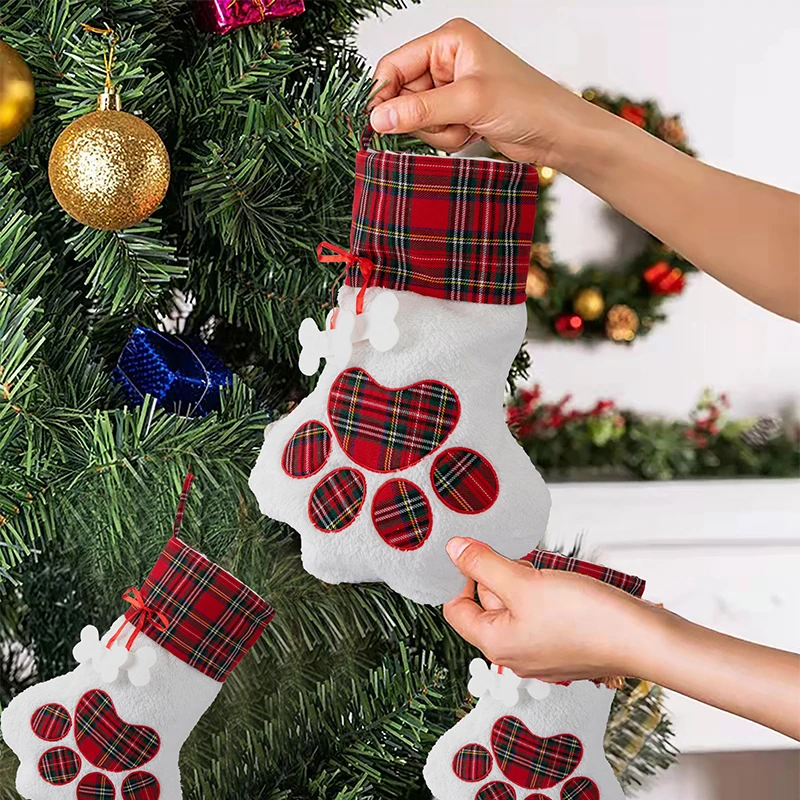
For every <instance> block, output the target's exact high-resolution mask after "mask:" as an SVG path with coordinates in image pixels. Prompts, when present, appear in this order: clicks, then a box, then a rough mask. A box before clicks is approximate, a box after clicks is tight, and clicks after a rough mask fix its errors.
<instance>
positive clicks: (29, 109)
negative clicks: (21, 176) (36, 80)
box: [0, 42, 36, 145]
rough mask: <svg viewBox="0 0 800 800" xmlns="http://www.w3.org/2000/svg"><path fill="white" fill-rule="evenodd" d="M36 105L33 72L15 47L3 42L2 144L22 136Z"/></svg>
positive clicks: (0, 48)
mask: <svg viewBox="0 0 800 800" xmlns="http://www.w3.org/2000/svg"><path fill="white" fill-rule="evenodd" d="M35 102H36V91H35V89H34V86H33V76H32V75H31V71H30V70H29V69H28V67H27V65H26V64H25V62H24V61H23V60H22V58H20V55H19V53H18V52H17V51H16V50H15V49H14V48H13V47H9V45H7V44H6V43H5V42H0V145H6V144H8V143H9V142H11V141H13V140H14V139H16V138H17V136H19V134H20V132H21V131H22V129H23V128H24V127H25V126H26V125H27V124H28V120H29V119H30V118H31V114H33V106H34V103H35Z"/></svg>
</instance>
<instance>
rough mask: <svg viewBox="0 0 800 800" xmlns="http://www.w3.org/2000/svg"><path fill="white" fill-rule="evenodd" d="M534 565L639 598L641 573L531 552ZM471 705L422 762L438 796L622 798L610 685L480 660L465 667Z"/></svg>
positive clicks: (443, 799)
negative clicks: (551, 678) (611, 758)
mask: <svg viewBox="0 0 800 800" xmlns="http://www.w3.org/2000/svg"><path fill="white" fill-rule="evenodd" d="M529 559H530V560H531V561H532V562H533V564H534V566H535V567H537V568H539V569H563V570H568V571H572V572H580V573H583V574H586V575H589V576H591V577H594V578H596V579H598V580H602V581H604V582H606V583H610V584H612V585H614V586H617V587H618V588H620V589H623V590H624V591H627V592H629V593H631V594H633V595H635V596H636V597H640V596H641V594H642V592H643V591H644V582H643V581H642V580H640V579H639V578H634V577H633V576H630V575H624V574H622V573H619V572H615V571H614V570H610V569H607V568H605V567H600V566H597V565H595V564H589V563H587V562H584V561H578V560H576V559H573V558H565V557H564V556H560V555H558V554H555V553H548V552H545V551H535V552H534V553H532V554H530V556H529ZM470 673H471V675H472V679H471V680H470V683H469V691H470V693H471V694H473V695H474V696H475V697H479V698H480V699H479V700H478V703H477V704H476V706H475V708H474V709H473V710H472V711H471V712H470V713H469V714H467V716H466V717H464V719H462V720H461V721H460V722H458V723H457V724H456V725H455V727H453V728H452V729H451V730H449V731H448V732H447V733H445V734H444V736H442V738H441V739H439V741H438V742H437V743H436V744H435V745H434V747H433V749H432V750H431V752H430V754H429V756H428V760H427V763H426V764H425V773H424V774H425V781H426V783H427V785H428V788H429V789H430V790H431V792H432V793H433V795H434V797H436V798H438V799H439V800H624V794H623V792H622V789H621V787H620V785H619V783H617V780H616V778H615V777H614V773H613V772H612V770H611V767H610V765H609V763H608V761H607V760H606V757H605V753H604V751H603V736H604V734H605V730H606V725H607V724H608V715H609V712H610V710H611V702H612V700H613V699H614V690H613V689H611V688H608V687H607V686H606V685H605V684H604V683H603V682H600V681H575V682H573V683H570V684H568V685H564V684H549V683H543V682H542V681H538V680H535V679H528V680H523V679H521V678H519V677H518V676H517V675H515V674H514V673H513V672H512V671H511V670H509V669H508V668H503V667H498V666H495V665H492V666H491V667H489V666H488V665H487V664H486V662H484V661H482V660H481V659H475V660H474V661H473V662H472V664H470Z"/></svg>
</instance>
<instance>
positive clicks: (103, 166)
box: [48, 92, 170, 230]
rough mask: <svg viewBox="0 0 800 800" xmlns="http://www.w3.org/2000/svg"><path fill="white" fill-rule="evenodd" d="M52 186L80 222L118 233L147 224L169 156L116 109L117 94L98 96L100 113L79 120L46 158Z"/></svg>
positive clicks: (143, 127)
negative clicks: (139, 223) (48, 158)
mask: <svg viewBox="0 0 800 800" xmlns="http://www.w3.org/2000/svg"><path fill="white" fill-rule="evenodd" d="M48 172H49V175H50V186H51V187H52V189H53V194H54V195H55V196H56V200H58V202H59V204H60V205H61V207H62V208H63V209H64V210H65V211H66V212H67V213H68V214H69V215H70V216H72V217H74V218H75V219H76V220H78V222H82V223H83V224H84V225H89V226H90V227H92V228H100V229H102V230H121V229H122V228H129V227H130V226H131V225H135V224H136V223H138V222H141V221H142V220H144V219H147V218H148V217H149V216H150V215H151V214H152V213H153V212H154V211H155V210H156V208H158V206H159V205H160V203H161V201H162V200H163V199H164V195H165V194H166V193H167V186H168V185H169V175H170V169H169V155H168V154H167V148H166V147H164V143H163V142H162V141H161V139H160V138H159V136H158V134H157V133H156V132H155V131H154V130H153V129H152V128H151V127H150V126H149V125H148V124H147V123H146V122H144V121H142V120H141V119H139V118H138V117H134V116H133V114H127V113H126V112H124V111H121V110H120V101H119V95H117V94H115V93H113V92H106V93H104V94H102V95H101V96H100V101H99V104H98V110H97V111H93V112H92V113H90V114H86V115H85V116H83V117H79V118H78V119H76V120H75V122H73V123H72V124H70V125H69V126H68V127H67V128H66V129H65V130H64V131H62V133H61V135H60V136H59V137H58V139H56V143H55V144H54V145H53V149H52V151H51V153H50V166H49V169H48Z"/></svg>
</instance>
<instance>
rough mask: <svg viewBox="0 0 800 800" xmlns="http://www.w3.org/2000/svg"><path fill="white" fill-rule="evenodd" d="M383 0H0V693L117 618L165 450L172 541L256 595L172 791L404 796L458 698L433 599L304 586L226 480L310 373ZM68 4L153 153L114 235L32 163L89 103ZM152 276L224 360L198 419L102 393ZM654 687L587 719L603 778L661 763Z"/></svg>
mask: <svg viewBox="0 0 800 800" xmlns="http://www.w3.org/2000/svg"><path fill="white" fill-rule="evenodd" d="M401 5H402V3H401V2H400V0H325V1H324V2H315V3H314V4H309V8H308V10H307V11H306V13H304V14H302V15H300V16H298V17H296V18H293V19H290V20H288V21H285V22H269V21H267V22H263V23H258V24H256V25H249V26H246V27H243V28H241V29H238V30H234V31H231V32H230V33H228V34H226V35H224V36H219V35H216V34H212V33H203V32H201V31H198V29H197V26H196V24H195V21H194V18H193V13H192V11H193V9H192V2H190V0H106V2H104V3H102V4H95V3H91V2H87V1H86V0H39V1H38V2H36V3H31V2H29V1H28V0H0V39H2V40H3V41H4V42H7V43H8V44H9V45H10V46H12V47H14V49H15V50H16V51H17V52H18V53H19V54H20V56H21V57H22V58H24V60H25V61H26V63H27V64H28V66H29V67H30V69H31V71H32V73H33V76H34V79H35V81H36V86H37V106H36V111H35V114H34V116H33V118H32V120H31V122H30V124H29V125H28V127H27V128H26V129H25V130H23V131H22V132H21V133H20V135H19V136H18V137H17V138H16V139H15V140H14V141H13V142H12V143H11V144H10V145H8V146H7V147H6V148H4V149H3V150H2V151H0V255H2V258H0V670H3V672H2V674H0V705H7V704H8V703H9V702H10V701H11V699H12V697H15V696H17V695H20V694H21V693H22V691H23V690H24V689H25V688H26V687H27V686H28V685H30V684H31V682H33V681H41V682H44V681H47V680H50V679H52V678H55V677H56V676H60V675H63V674H64V673H66V672H69V671H70V670H72V669H73V667H74V660H73V658H72V649H73V647H74V645H75V644H76V642H78V641H80V639H81V630H82V628H83V626H84V625H85V624H86V622H87V621H88V620H98V621H99V620H111V619H114V618H115V617H116V616H117V615H118V614H119V611H120V592H121V590H122V588H124V587H128V586H140V585H141V579H142V576H144V575H147V574H148V572H149V570H150V569H151V567H152V566H153V564H154V563H156V561H157V560H158V558H159V555H160V554H161V552H162V550H163V548H164V535H163V520H164V519H166V518H169V517H170V516H171V515H172V513H173V511H174V498H175V496H176V493H177V492H179V491H180V488H181V485H182V481H183V477H184V474H185V472H186V469H187V467H188V466H189V465H190V464H191V466H192V468H193V472H195V473H196V474H197V475H198V482H197V486H196V488H195V489H194V490H193V492H194V495H193V498H192V503H191V504H190V506H189V508H188V509H187V516H186V520H185V523H184V531H185V532H186V533H185V537H184V538H185V540H187V541H191V543H192V546H193V547H195V548H196V549H197V550H198V551H201V552H203V553H205V554H206V555H207V556H208V558H209V559H210V560H211V561H212V562H213V563H214V564H217V565H219V566H220V567H221V568H223V569H225V570H226V571H228V572H230V573H232V574H234V575H236V576H237V578H238V579H239V580H241V581H242V582H243V583H244V584H246V585H247V586H249V587H252V589H253V590H254V591H255V592H256V593H257V594H258V595H260V596H262V597H266V598H268V599H269V601H270V603H271V604H273V605H274V606H275V608H276V609H277V611H278V613H277V615H276V617H275V620H274V621H273V622H272V623H271V624H270V627H269V630H268V632H267V633H266V634H265V635H264V636H262V637H261V638H260V639H259V641H258V642H256V644H255V645H254V646H253V648H252V650H251V652H250V654H249V655H248V657H247V658H245V659H244V660H243V661H242V662H241V663H240V664H239V666H238V667H237V669H236V671H235V672H234V673H233V674H232V675H231V677H230V679H229V680H228V681H227V682H226V685H225V689H224V691H223V692H221V693H220V696H219V697H218V698H217V700H216V702H214V704H213V705H212V706H211V707H210V708H209V710H208V711H207V712H206V713H205V714H204V715H203V717H202V718H201V719H200V722H199V723H198V725H197V726H196V727H195V729H194V730H193V732H192V733H191V735H190V736H189V738H188V739H187V741H186V744H185V745H184V747H183V748H182V750H181V756H180V769H181V775H182V784H183V793H184V797H185V798H192V800H205V799H206V798H214V799H215V800H240V799H241V798H245V797H246V798H250V797H253V798H255V797H259V798H263V800H288V798H292V800H306V799H308V800H310V799H311V798H314V800H322V798H326V799H330V800H333V799H334V798H335V799H336V800H371V799H372V798H381V800H395V799H397V800H399V799H400V798H403V799H404V800H406V799H407V800H411V798H422V797H425V796H426V794H427V790H426V789H425V788H424V784H423V780H422V766H423V764H424V762H425V757H426V755H427V752H428V751H429V750H430V748H431V747H432V746H433V744H434V742H435V741H436V740H437V739H438V738H439V737H440V736H441V734H442V733H444V732H445V730H447V729H448V728H450V727H451V726H452V724H453V721H454V719H455V716H456V710H457V709H458V708H460V707H461V705H462V703H463V700H464V698H465V696H466V665H467V664H468V663H469V661H470V659H471V658H472V657H473V656H474V655H475V653H474V651H473V650H472V649H471V648H469V647H468V646H467V645H465V644H464V643H463V642H462V641H461V640H460V639H459V638H458V637H457V636H456V635H455V634H454V633H453V632H452V630H451V629H450V628H449V627H448V626H447V625H446V623H445V622H444V620H443V619H442V616H441V613H440V611H439V610H437V609H433V608H430V607H427V606H417V605H415V604H413V603H411V602H409V601H408V600H406V599H405V598H403V597H401V596H399V595H397V594H395V593H394V592H392V591H391V590H389V589H388V588H387V587H384V586H375V585H373V586H327V585H324V584H322V583H320V581H318V580H317V579H315V578H314V577H313V576H310V575H309V574H308V573H306V572H305V571H304V570H303V568H302V565H301V562H300V553H299V540H298V537H297V536H296V535H295V534H294V533H292V532H291V530H290V529H289V528H288V527H287V526H285V525H282V524H278V523H276V522H273V521H271V520H269V519H267V518H265V517H263V516H262V515H261V514H260V513H259V510H258V506H257V503H256V500H255V498H254V497H253V495H252V494H251V492H250V490H249V488H248V485H247V477H248V474H249V472H250V470H251V468H252V466H253V464H254V463H255V460H256V458H257V455H258V451H259V448H260V446H261V444H262V442H263V431H264V427H265V426H266V425H267V424H268V423H270V422H271V421H274V420H275V419H276V418H277V417H278V416H281V415H283V414H285V413H287V412H288V411H290V410H291V409H292V408H293V407H294V406H295V405H296V403H297V401H298V399H299V398H301V397H303V396H304V395H306V394H308V392H309V391H310V389H311V388H312V385H313V381H312V380H309V379H308V378H306V377H304V375H303V374H302V372H300V371H299V370H298V369H297V361H298V357H299V350H300V347H299V344H298V341H297V331H298V328H299V326H300V324H301V323H302V321H303V320H304V319H306V318H308V317H313V318H314V319H315V321H316V323H317V326H318V327H319V326H320V325H321V324H322V322H323V320H324V319H325V317H326V315H327V314H328V312H329V311H330V310H331V290H332V286H333V285H334V284H335V282H336V280H337V277H338V274H339V271H340V269H341V265H340V264H337V263H329V262H322V263H321V262H319V261H318V260H317V258H316V252H315V248H316V246H317V245H318V243H319V242H321V241H331V242H338V243H342V242H345V241H346V238H347V233H348V229H349V225H350V206H351V201H352V197H353V159H354V156H355V154H356V152H357V151H358V148H359V142H358V133H359V130H358V128H359V125H360V121H361V120H362V119H363V109H364V107H365V104H366V100H367V97H368V95H369V92H370V82H369V79H368V77H367V75H366V70H365V68H364V65H363V63H362V61H361V60H360V59H359V58H358V56H357V55H356V54H355V52H354V49H353V46H352V38H351V33H352V31H353V26H354V24H355V23H356V22H357V21H358V20H359V19H361V18H363V17H364V16H366V15H368V14H372V13H375V12H378V11H381V10H391V9H394V8H399V7H400V6H401ZM84 23H85V24H88V25H91V26H93V27H98V28H106V27H111V28H113V29H114V30H115V31H117V33H118V34H119V42H118V43H117V45H116V48H115V64H114V79H115V83H116V84H117V86H118V88H119V91H120V93H121V94H122V95H123V97H124V98H125V108H126V110H127V111H128V112H129V113H132V114H136V115H137V116H141V117H142V118H143V119H145V120H146V121H147V122H148V124H149V125H151V126H152V127H153V128H154V129H155V130H156V132H157V133H158V135H159V137H160V138H161V140H162V141H163V142H164V144H165V146H166V148H167V151H168V152H169V157H170V162H171V165H172V168H173V172H172V178H171V181H170V188H169V191H168V193H167V195H166V197H165V199H164V202H163V203H162V205H161V206H160V207H159V209H158V211H157V212H156V213H155V215H154V216H153V217H150V218H149V219H148V220H147V221H146V222H145V223H142V224H140V225H138V226H135V227H133V228H128V229H125V230H122V231H100V230H93V229H89V228H86V227H84V226H82V225H80V224H79V223H78V222H76V221H75V220H73V219H72V218H70V217H69V216H68V215H67V214H66V213H65V212H64V211H63V210H62V209H61V208H60V207H59V206H58V205H57V203H56V200H55V198H54V197H53V194H52V192H51V189H50V186H49V183H48V179H47V161H48V156H49V153H50V149H51V148H52V145H53V143H54V142H55V140H56V138H57V137H58V135H59V133H60V132H61V131H62V130H63V129H64V128H65V127H66V126H67V125H68V124H69V123H70V122H71V121H72V120H73V119H74V118H76V117H77V116H79V115H81V114H83V113H86V112H89V111H91V110H93V108H94V106H95V103H96V94H97V83H98V79H100V78H101V73H100V72H99V65H102V61H103V52H104V50H105V49H106V48H105V43H104V41H103V40H102V37H98V36H97V35H95V34H92V33H87V32H86V31H85V30H84V28H83V24H84ZM397 146H400V147H408V146H409V145H408V144H406V143H403V142H400V143H398V145H397ZM173 290H181V291H183V292H184V294H188V293H189V292H191V293H192V294H193V295H194V297H195V299H196V306H195V309H194V311H193V313H192V315H191V316H190V317H189V318H188V319H187V320H186V325H185V329H184V330H182V331H181V333H182V334H185V335H186V337H192V336H195V335H197V336H199V337H200V338H201V339H202V340H203V341H204V342H205V343H206V344H207V345H208V347H209V349H210V350H211V351H212V352H214V353H215V354H216V356H217V357H218V358H219V359H220V361H221V362H222V363H223V364H225V365H227V367H228V368H230V369H231V370H232V371H233V373H234V379H233V382H232V385H231V386H230V387H228V388H226V389H224V390H223V392H222V394H221V402H220V405H219V409H218V410H214V411H212V412H211V413H209V414H207V415H205V416H200V415H198V416H194V417H190V416H187V415H185V414H179V413H175V410H174V409H173V408H162V407H159V405H158V404H157V402H156V400H155V398H153V397H149V398H147V399H145V400H144V401H143V402H142V403H141V405H139V406H137V407H133V406H129V405H127V402H126V398H125V396H124V394H123V393H122V392H121V391H120V390H119V388H118V387H117V386H116V384H115V383H114V380H113V378H112V375H113V371H114V366H115V364H116V363H117V361H118V359H119V357H120V354H121V353H123V351H124V350H125V345H126V342H127V341H128V340H129V338H130V336H131V335H132V334H133V332H134V330H135V329H136V327H137V326H141V327H144V328H148V329H151V330H152V329H156V328H157V327H158V324H159V321H160V319H161V318H162V317H163V315H164V314H167V315H168V311H169V308H170V307H171V305H172V297H173ZM166 335H169V334H166ZM193 363H196V362H191V363H188V364H187V367H190V366H192V364H193ZM178 372H181V373H184V372H185V370H183V369H180V370H178ZM176 374H177V372H176ZM494 391H495V392H497V393H498V394H499V392H500V387H495V388H494ZM297 463H302V459H298V460H297ZM319 477H322V475H320V476H319ZM312 480H313V479H312ZM128 635H129V634H128ZM139 638H141V636H140V637H139ZM122 641H123V642H125V641H127V636H126V635H123V636H122ZM129 674H130V673H129ZM137 676H138V673H137ZM122 678H124V676H122V677H121V678H118V680H122ZM151 680H155V674H153V677H152V678H151ZM115 685H116V684H114V686H115ZM91 688H98V689H100V690H101V691H107V692H108V693H109V695H110V694H111V690H109V689H108V688H107V687H105V688H104V686H97V687H91ZM43 700H45V703H47V702H54V703H57V702H58V700H57V699H53V700H52V701H50V700H49V699H45V698H43ZM626 702H627V701H626ZM659 703H660V701H659V698H658V696H657V690H653V692H652V693H650V694H649V695H647V696H646V697H644V698H643V699H641V700H637V701H636V702H635V704H634V702H633V700H630V702H629V703H628V704H625V705H623V704H621V705H620V706H619V709H620V713H619V714H618V715H617V718H618V721H617V722H616V723H615V725H614V726H612V727H610V728H609V731H610V733H609V740H608V743H607V751H610V750H612V749H613V750H615V752H616V753H617V759H616V762H615V765H616V766H617V769H618V771H619V773H620V774H622V775H623V776H625V777H626V780H628V781H630V780H634V781H635V780H638V779H639V777H640V776H641V775H642V774H643V772H645V771H647V770H650V769H652V768H655V767H659V768H660V767H662V766H665V765H666V764H667V763H668V761H669V753H668V747H667V746H666V745H665V740H666V739H668V731H667V729H666V728H667V723H666V722H665V721H664V720H663V719H662V712H661V710H660V706H659ZM76 707H77V705H76ZM631 707H633V708H634V710H635V712H636V713H629V712H630V708H631ZM74 710H75V709H68V711H69V713H70V716H72V715H73V712H74ZM117 710H118V711H119V713H120V714H121V715H122V716H123V717H124V716H125V715H126V713H127V712H126V710H125V709H123V708H121V707H120V708H118V709H117ZM623 712H624V713H623ZM127 721H131V722H133V723H141V724H144V725H146V726H147V725H148V722H147V720H146V719H145V718H142V719H141V720H140V719H133V718H131V719H130V720H127ZM634 722H635V725H636V727H634V724H633V723H634ZM645 724H646V725H647V726H650V725H651V724H652V726H653V730H654V732H653V733H652V734H648V735H647V736H646V737H640V735H639V734H640V731H641V728H642V726H644V725H645ZM154 729H155V728H154ZM640 738H641V739H642V742H643V743H644V744H643V745H642V744H635V746H634V745H631V744H630V743H631V742H634V741H638V740H639V739H640ZM53 746H58V743H57V742H56V743H54V744H53ZM71 749H72V750H75V748H74V747H72V748H71ZM76 752H78V751H76ZM18 766H19V765H18V762H17V759H16V758H15V757H14V755H13V753H12V752H11V750H10V749H9V748H8V746H7V745H6V744H4V743H0V798H2V800H19V794H18V793H17V792H16V790H15V788H14V786H15V776H16V772H17V769H18ZM140 771H147V767H146V766H145V767H144V768H143V770H140ZM79 780H80V779H79ZM100 788H102V787H100ZM89 790H92V791H95V793H97V792H98V791H100V789H98V788H97V787H88V788H87V789H86V791H89ZM75 791H76V790H75V784H70V785H67V786H65V787H62V792H61V793H62V794H63V795H64V796H65V797H68V796H70V793H72V797H74V793H75ZM118 794H119V793H118ZM162 795H163V793H162Z"/></svg>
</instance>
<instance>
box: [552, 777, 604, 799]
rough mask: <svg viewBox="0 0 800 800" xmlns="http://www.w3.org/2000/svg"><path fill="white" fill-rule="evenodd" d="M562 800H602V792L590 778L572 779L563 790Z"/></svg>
mask: <svg viewBox="0 0 800 800" xmlns="http://www.w3.org/2000/svg"><path fill="white" fill-rule="evenodd" d="M561 800H600V790H599V789H598V788H597V784H596V783H595V782H594V781H593V780H591V779H590V778H572V780H569V781H567V782H566V783H565V784H564V786H563V787H562V788H561Z"/></svg>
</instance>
